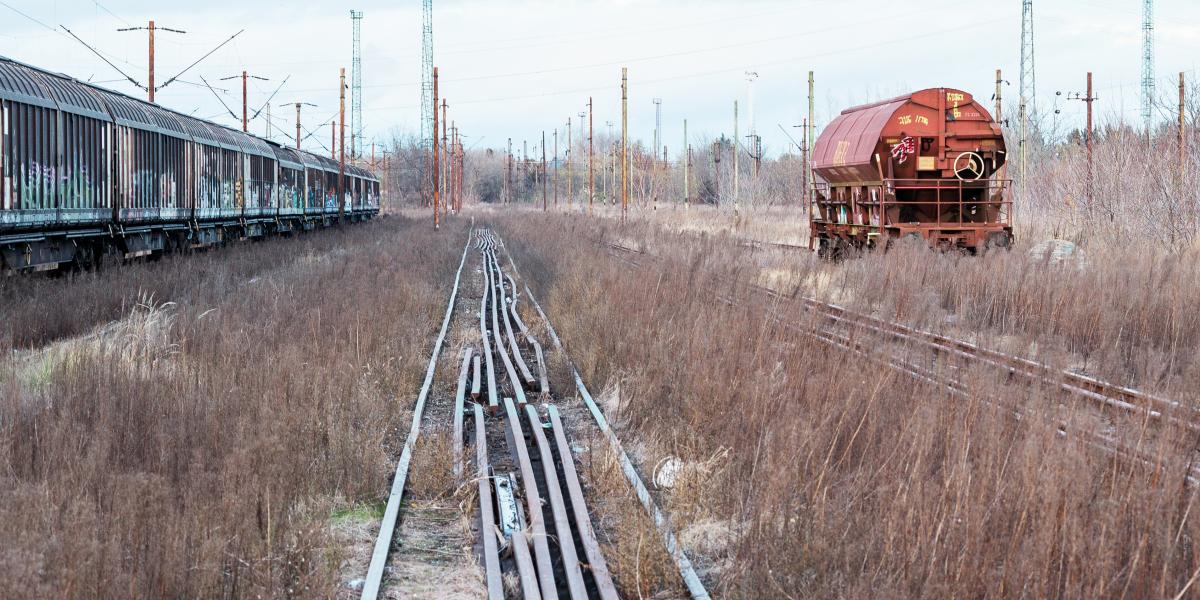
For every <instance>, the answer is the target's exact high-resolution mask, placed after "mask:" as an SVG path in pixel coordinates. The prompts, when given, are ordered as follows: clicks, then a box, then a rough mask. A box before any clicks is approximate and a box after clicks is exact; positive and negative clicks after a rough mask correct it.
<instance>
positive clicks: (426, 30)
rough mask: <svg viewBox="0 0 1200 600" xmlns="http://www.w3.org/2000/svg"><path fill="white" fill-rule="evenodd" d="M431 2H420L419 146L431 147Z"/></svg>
mask: <svg viewBox="0 0 1200 600" xmlns="http://www.w3.org/2000/svg"><path fill="white" fill-rule="evenodd" d="M434 110H436V109H435V108H434V106H433V0H421V144H422V146H423V147H424V148H426V149H428V148H432V147H433V136H434V135H435V132H434V131H433V112H434Z"/></svg>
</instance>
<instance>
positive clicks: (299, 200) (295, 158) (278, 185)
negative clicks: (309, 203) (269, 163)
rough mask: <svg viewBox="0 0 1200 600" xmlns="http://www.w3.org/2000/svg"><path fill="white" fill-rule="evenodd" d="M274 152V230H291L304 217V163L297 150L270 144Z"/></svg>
mask: <svg viewBox="0 0 1200 600" xmlns="http://www.w3.org/2000/svg"><path fill="white" fill-rule="evenodd" d="M271 150H272V151H274V153H275V164H276V165H277V168H276V174H275V188H274V194H275V207H276V209H275V212H276V225H275V229H276V231H292V230H293V229H294V228H295V226H296V225H297V224H298V222H299V221H300V220H302V219H303V218H304V163H303V162H302V159H301V158H300V154H299V152H297V151H295V150H292V149H291V148H285V147H283V146H280V145H279V144H271Z"/></svg>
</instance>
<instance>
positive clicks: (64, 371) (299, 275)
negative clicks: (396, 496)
mask: <svg viewBox="0 0 1200 600" xmlns="http://www.w3.org/2000/svg"><path fill="white" fill-rule="evenodd" d="M421 225H423V224H421ZM465 233H466V229H465V223H459V224H452V225H450V226H448V227H445V228H443V231H442V232H441V233H440V234H437V237H434V234H433V233H432V232H430V231H428V230H427V228H425V227H423V226H418V224H416V223H413V222H410V221H407V220H405V219H399V218H390V219H386V220H383V221H381V222H377V223H373V224H368V225H363V226H355V227H350V228H347V229H346V230H344V231H333V232H326V233H321V234H318V235H312V236H304V237H302V238H301V239H298V240H279V241H271V242H265V243H259V244H247V245H242V246H239V247H236V248H231V249H227V250H224V251H221V252H214V253H208V254H203V255H199V256H195V257H190V258H187V259H175V260H167V261H163V262H159V263H153V264H144V265H134V266H131V267H128V268H122V269H117V270H114V271H109V272H106V273H104V274H103V275H102V276H98V277H97V276H92V275H84V276H79V277H75V278H70V279H67V280H61V279H60V280H41V279H36V278H22V279H19V280H9V281H6V282H4V283H2V284H0V285H2V286H3V287H2V290H0V294H3V297H4V299H5V300H4V302H3V303H0V323H3V326H0V327H2V328H3V330H4V331H5V334H6V335H5V338H6V339H7V340H11V341H12V343H14V344H16V345H18V346H24V347H38V346H40V347H41V349H40V350H36V351H30V350H25V351H20V352H13V351H10V350H9V349H7V348H6V349H5V350H6V356H8V357H10V358H9V359H8V360H6V361H5V363H6V365H5V371H6V372H7V373H8V376H6V377H4V378H3V381H4V382H5V385H4V388H3V397H4V400H3V403H2V404H0V539H3V540H4V543H3V544H2V545H0V589H4V590H6V595H7V596H8V597H29V598H33V597H47V596H54V597H64V598H71V597H328V596H330V595H332V594H333V590H334V589H335V587H336V586H337V581H338V567H339V562H340V561H341V560H342V559H344V553H342V552H339V550H338V548H336V547H333V546H332V545H331V540H332V538H331V537H330V530H331V527H333V525H331V520H332V521H337V520H338V519H331V513H335V512H336V511H342V510H344V507H345V506H356V505H359V504H362V503H366V504H368V505H370V504H373V503H375V502H377V501H378V500H379V499H380V498H383V497H385V496H386V493H387V488H388V480H389V477H390V475H391V473H392V470H393V466H394V465H393V460H394V453H395V451H396V449H397V447H398V444H399V443H400V442H401V441H402V439H403V435H402V432H403V431H406V430H407V421H405V418H406V417H408V415H409V414H410V413H409V411H410V409H411V406H410V405H411V403H412V400H413V398H414V396H415V389H416V387H417V385H418V383H419V379H418V378H419V374H420V373H421V372H422V369H423V367H424V362H425V360H426V357H427V353H428V351H429V347H430V345H431V343H432V342H431V340H432V336H433V335H434V333H435V329H436V327H435V326H436V321H437V319H438V318H439V317H440V315H441V310H442V309H443V307H444V303H445V299H446V297H447V295H448V285H449V282H450V281H452V275H453V269H454V268H455V266H456V265H457V258H458V252H459V249H460V248H461V246H460V244H461V241H462V240H464V239H465ZM450 240H452V242H451V241H450ZM150 298H153V299H154V300H153V301H150V300H148V299H150ZM167 302H170V303H172V304H166V303H167ZM118 319H119V321H118V322H117V323H115V324H113V325H108V326H105V325H104V324H105V323H106V322H109V321H113V320H118ZM55 340H58V341H57V342H55ZM46 344H50V345H49V346H46ZM48 357H49V358H48ZM29 364H34V365H37V367H36V368H32V369H31V368H29V367H28V365H29ZM31 372H32V373H35V374H36V376H34V377H31V376H29V373H31ZM339 507H342V508H339Z"/></svg>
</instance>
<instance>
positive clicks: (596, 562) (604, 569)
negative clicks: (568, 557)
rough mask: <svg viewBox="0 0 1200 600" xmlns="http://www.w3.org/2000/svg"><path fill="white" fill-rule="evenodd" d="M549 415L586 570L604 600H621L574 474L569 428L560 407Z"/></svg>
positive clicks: (549, 407) (580, 487) (580, 486)
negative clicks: (560, 413) (559, 413)
mask: <svg viewBox="0 0 1200 600" xmlns="http://www.w3.org/2000/svg"><path fill="white" fill-rule="evenodd" d="M546 413H547V414H548V415H549V416H550V425H551V428H552V429H553V430H554V442H555V444H556V445H557V446H558V457H559V462H560V463H561V464H562V469H563V480H564V481H565V482H566V484H567V496H568V497H569V498H570V499H571V511H572V512H573V513H575V530H576V531H578V532H579V541H580V542H581V543H582V545H583V553H584V555H585V556H587V560H588V562H587V567H588V570H590V571H591V572H592V579H594V580H595V581H596V589H597V590H598V591H599V593H600V599H601V600H618V598H620V596H618V595H617V587H616V586H615V585H613V581H612V575H611V574H610V573H609V572H608V563H607V562H606V561H605V560H604V553H603V552H601V551H600V542H598V541H597V540H596V532H595V530H594V529H592V519H591V516H590V515H588V510H587V503H586V502H585V500H584V497H583V486H582V485H580V483H579V474H578V473H577V472H576V471H575V455H574V453H572V452H571V444H569V443H567V434H566V428H565V427H563V423H562V419H561V418H560V417H559V415H558V407H557V406H554V405H553V404H552V405H550V406H547V407H546Z"/></svg>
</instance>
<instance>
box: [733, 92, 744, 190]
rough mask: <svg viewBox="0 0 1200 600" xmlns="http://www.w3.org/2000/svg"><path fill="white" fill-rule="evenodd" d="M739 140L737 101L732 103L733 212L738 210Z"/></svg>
mask: <svg viewBox="0 0 1200 600" xmlns="http://www.w3.org/2000/svg"><path fill="white" fill-rule="evenodd" d="M741 139H742V138H740V137H738V105H737V100H734V101H733V212H734V213H737V210H738V145H739V144H741V143H742V142H741Z"/></svg>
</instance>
